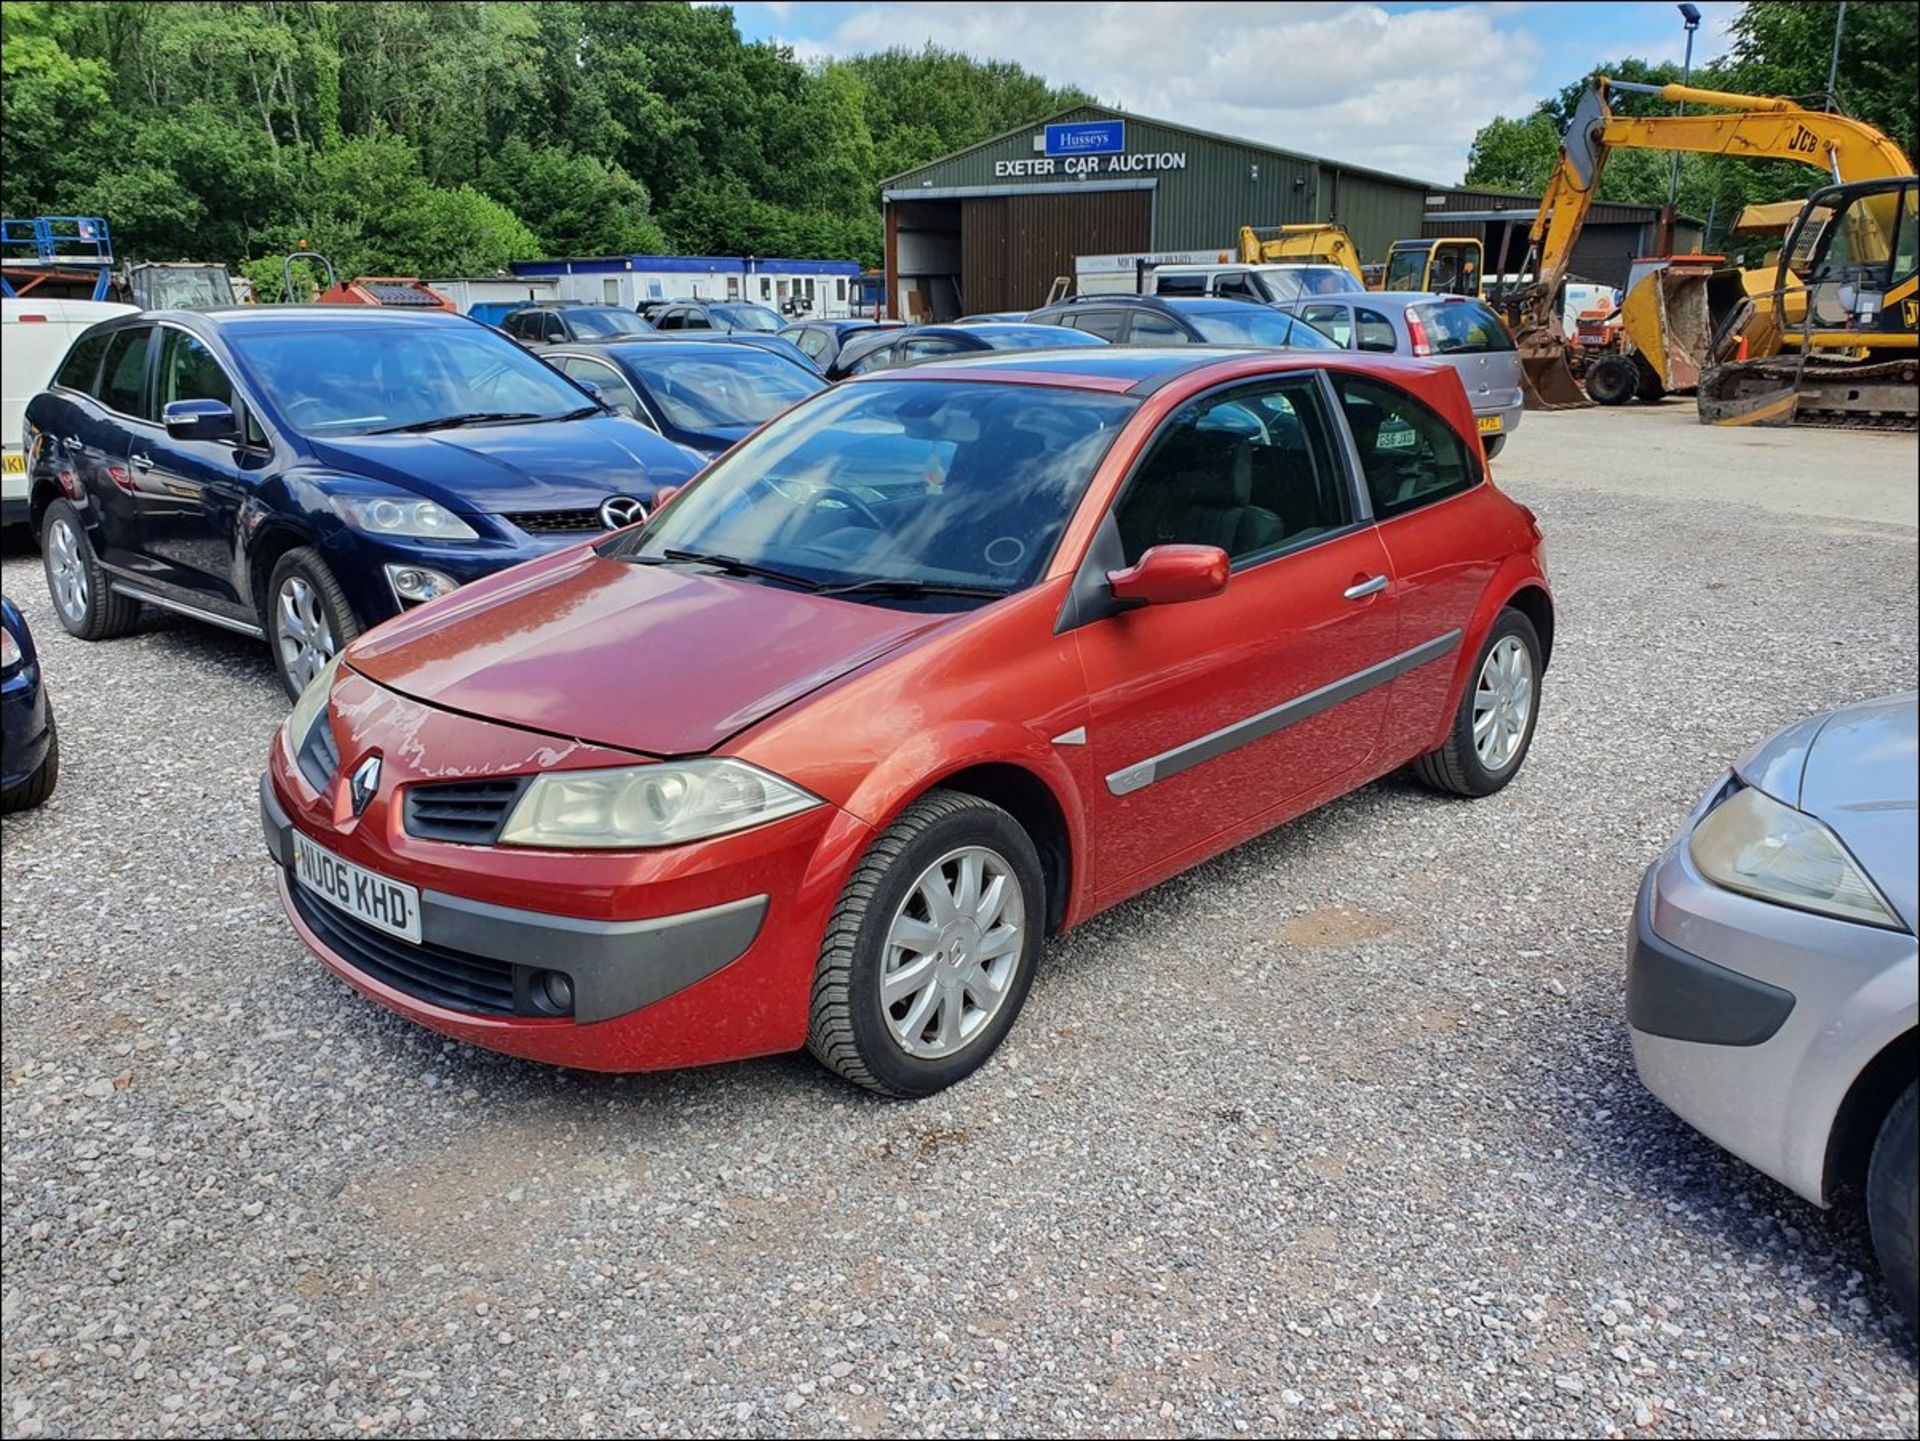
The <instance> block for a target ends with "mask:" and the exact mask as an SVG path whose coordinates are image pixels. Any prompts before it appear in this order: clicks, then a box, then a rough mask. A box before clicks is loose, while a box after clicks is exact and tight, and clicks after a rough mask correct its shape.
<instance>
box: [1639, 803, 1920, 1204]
mask: <svg viewBox="0 0 1920 1441" xmlns="http://www.w3.org/2000/svg"><path fill="white" fill-rule="evenodd" d="M1717 795H1718V792H1716V796H1715V798H1717ZM1711 804H1712V800H1711V799H1710V800H1709V801H1708V802H1706V803H1703V805H1702V806H1701V808H1700V809H1699V810H1697V811H1696V812H1695V813H1694V815H1693V816H1692V817H1690V818H1689V820H1688V822H1687V824H1686V825H1685V826H1684V827H1683V828H1682V830H1681V834H1680V837H1679V839H1678V840H1676V841H1675V843H1674V844H1673V846H1672V847H1671V848H1670V849H1669V850H1668V851H1667V853H1666V854H1665V855H1663V856H1662V857H1661V858H1660V859H1659V860H1658V861H1656V862H1655V863H1654V864H1653V866H1652V867H1651V868H1650V869H1649V870H1648V872H1647V875H1646V879H1645V881H1644V882H1643V883H1642V885H1641V888H1640V896H1639V899H1638V901H1637V902H1636V904H1635V907H1634V921H1633V927H1632V930H1631V932H1630V934H1629V937H1628V942H1627V1020H1628V1024H1629V1026H1630V1028H1631V1034H1632V1038H1633V1058H1634V1065H1635V1067H1636V1068H1637V1069H1638V1071H1639V1073H1640V1078H1641V1080H1642V1081H1643V1082H1645V1084H1646V1087H1647V1089H1648V1090H1649V1091H1651V1092H1652V1093H1653V1094H1654V1095H1655V1096H1657V1097H1659V1099H1660V1100H1661V1101H1663V1102H1665V1103H1666V1105H1667V1106H1668V1107H1669V1108H1670V1109H1671V1110H1673V1112H1674V1113H1675V1114H1676V1115H1678V1116H1679V1117H1680V1118H1681V1119H1682V1120H1684V1121H1686V1122H1687V1123H1688V1124H1689V1125H1691V1126H1693V1127H1694V1129H1696V1130H1698V1131H1700V1132H1701V1133H1702V1134H1703V1135H1705V1136H1707V1137H1708V1138H1709V1139H1711V1140H1713V1141H1716V1142H1718V1143H1719V1144H1720V1145H1721V1146H1723V1147H1725V1148H1726V1149H1727V1150H1729V1151H1731V1152H1732V1153H1733V1154H1734V1155H1736V1156H1738V1157H1740V1158H1741V1159H1742V1160H1744V1161H1746V1162H1747V1163H1748V1164H1750V1165H1752V1166H1754V1167H1755V1168H1757V1169H1758V1170H1761V1171H1764V1172H1765V1173H1766V1174H1767V1175H1769V1176H1772V1177H1773V1178H1774V1179H1775V1180H1777V1181H1780V1182H1781V1183H1783V1184H1784V1185H1786V1186H1789V1187H1791V1188H1792V1189H1793V1190H1795V1191H1797V1192H1799V1193H1800V1194H1801V1195H1802V1196H1805V1197H1806V1198H1807V1199H1809V1200H1811V1201H1813V1202H1815V1203H1816V1204H1820V1205H1824V1204H1826V1201H1827V1196H1826V1161H1827V1146H1828V1141H1829V1139H1830V1137H1831V1135H1832V1131H1833V1123H1834V1119H1835V1117H1836V1116H1837V1115H1838V1113H1839V1110H1840V1106H1841V1103H1842V1102H1843V1101H1844V1099H1845V1097H1846V1094H1847V1091H1848V1089H1849V1088H1850V1087H1851V1085H1852V1084H1853V1081H1854V1079H1855V1078H1856V1077H1857V1076H1858V1075H1859V1074H1860V1072H1861V1071H1862V1070H1863V1069H1864V1068H1865V1066H1866V1064H1867V1063H1868V1062H1869V1061H1870V1060H1871V1059H1872V1058H1873V1056H1874V1055H1875V1054H1877V1053H1878V1051H1879V1050H1880V1048H1881V1046H1883V1045H1884V1044H1885V1043H1886V1040H1887V1038H1888V1026H1889V1022H1890V1020H1891V1018H1892V1017H1894V1016H1895V1015H1896V1014H1897V1010H1898V1007H1899V1006H1900V1005H1901V1004H1902V1002H1901V1001H1900V992H1901V988H1902V987H1903V986H1904V988H1905V1001H1904V1005H1905V1007H1906V1008H1908V1009H1911V1008H1912V1006H1913V1004H1914V1002H1913V994H1912V992H1913V984H1914V982H1913V976H1914V966H1915V950H1914V938H1913V937H1912V936H1911V935H1907V934H1904V933H1902V932H1898V931H1887V930H1879V929H1876V928H1874V927H1871V926H1862V925H1855V924H1853V923H1851V922H1848V921H1841V920H1835V919H1832V918H1830V917H1826V916H1818V915H1812V914H1810V913H1808V912H1804V911H1796V910H1793V909H1790V908H1789V907H1785V906H1777V905H1772V904H1770V903H1768V902H1766V901H1760V900H1755V899H1753V898H1752V897H1749V896H1742V895H1737V894H1735V893H1734V892H1732V891H1727V890H1722V889H1721V888H1720V887H1718V886H1715V885H1714V884H1713V883H1712V882H1710V881H1708V880H1707V879H1706V878H1705V877H1704V876H1702V875H1701V874H1700V873H1699V871H1698V870H1696V869H1695V868H1694V865H1693V861H1692V857H1691V856H1690V854H1689V853H1688V850H1687V839H1688V837H1689V836H1690V835H1691V834H1692V831H1693V827H1694V825H1695V824H1696V823H1697V822H1698V821H1699V819H1700V817H1701V816H1702V815H1704V814H1705V812H1706V810H1707V809H1708V808H1710V805H1711Z"/></svg>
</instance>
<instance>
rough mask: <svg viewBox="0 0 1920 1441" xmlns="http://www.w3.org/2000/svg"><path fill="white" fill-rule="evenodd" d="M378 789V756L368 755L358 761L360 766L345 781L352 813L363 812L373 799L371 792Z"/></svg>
mask: <svg viewBox="0 0 1920 1441" xmlns="http://www.w3.org/2000/svg"><path fill="white" fill-rule="evenodd" d="M379 789H380V757H379V756H377V755H372V756H368V757H367V758H366V759H365V760H363V761H361V762H360V768H359V769H358V770H356V771H355V772H354V773H353V779H352V780H350V781H349V782H348V783H347V799H349V800H350V801H352V802H353V813H354V814H355V815H356V816H357V815H360V814H362V813H363V812H365V810H366V808H367V805H368V803H369V802H370V801H372V800H373V793H374V792H375V791H377V790H379Z"/></svg>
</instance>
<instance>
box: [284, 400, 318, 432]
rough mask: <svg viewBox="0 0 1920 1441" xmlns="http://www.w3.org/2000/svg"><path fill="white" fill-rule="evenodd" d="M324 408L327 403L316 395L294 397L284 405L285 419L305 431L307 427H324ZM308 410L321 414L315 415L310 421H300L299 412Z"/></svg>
mask: <svg viewBox="0 0 1920 1441" xmlns="http://www.w3.org/2000/svg"><path fill="white" fill-rule="evenodd" d="M326 408H327V402H326V401H325V400H323V399H321V398H320V397H319V396H317V395H296V396H295V397H294V398H293V399H292V400H289V401H288V402H287V404H286V410H287V419H288V420H289V421H291V422H292V423H293V424H295V425H298V426H300V427H301V428H302V429H305V428H306V427H307V426H308V425H315V426H318V425H324V424H326V421H327V417H326V414H325V411H326ZM308 410H314V411H319V412H321V413H320V414H317V415H315V416H314V417H313V419H312V420H311V421H303V420H302V419H301V412H302V411H308Z"/></svg>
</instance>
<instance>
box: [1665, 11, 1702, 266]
mask: <svg viewBox="0 0 1920 1441" xmlns="http://www.w3.org/2000/svg"><path fill="white" fill-rule="evenodd" d="M1679 10H1680V18H1681V20H1682V21H1684V22H1685V24H1686V27H1687V58H1686V59H1685V60H1684V61H1683V62H1682V63H1681V66H1680V83H1681V84H1682V85H1691V84H1692V83H1693V32H1694V31H1696V30H1698V29H1699V28H1700V8H1699V7H1698V6H1697V5H1682V6H1680V7H1679ZM1680 113H1681V114H1682V115H1685V114H1686V113H1687V102H1686V101H1684V100H1682V101H1681V102H1680ZM1679 201H1680V152H1679V151H1678V150H1676V151H1674V152H1673V163H1672V165H1671V166H1670V167H1669V168H1668V172H1667V209H1669V210H1671V209H1673V208H1674V206H1675V205H1677V204H1678V203H1679ZM1668 234H1669V235H1671V234H1672V221H1671V220H1669V221H1668ZM1669 249H1671V246H1669Z"/></svg>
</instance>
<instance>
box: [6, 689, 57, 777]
mask: <svg viewBox="0 0 1920 1441" xmlns="http://www.w3.org/2000/svg"><path fill="white" fill-rule="evenodd" d="M52 740H53V728H52V726H51V724H50V723H49V721H48V712H47V689H46V687H45V686H43V685H42V684H41V683H40V662H39V661H38V659H33V660H27V661H24V662H23V663H22V664H21V666H20V668H19V669H18V670H16V671H14V672H13V673H12V674H11V675H9V676H8V677H7V678H6V681H5V684H4V686H0V786H5V787H6V788H7V789H9V790H10V789H12V788H13V787H14V786H17V785H23V784H25V783H26V782H27V781H28V780H29V779H31V778H32V776H33V774H34V772H35V771H37V770H39V769H40V766H41V764H42V763H43V762H44V761H45V760H46V758H47V747H48V745H49V744H50V743H51V742H52Z"/></svg>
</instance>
